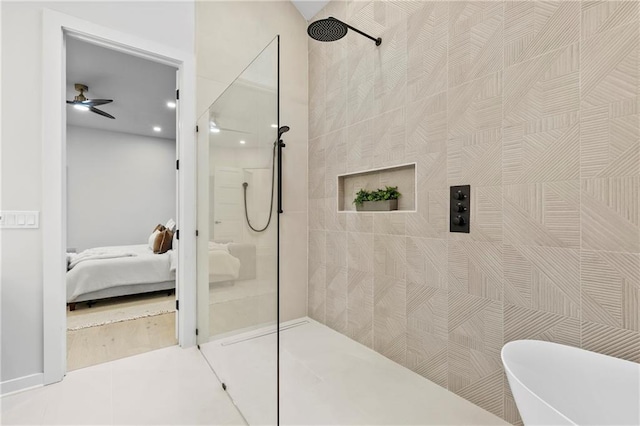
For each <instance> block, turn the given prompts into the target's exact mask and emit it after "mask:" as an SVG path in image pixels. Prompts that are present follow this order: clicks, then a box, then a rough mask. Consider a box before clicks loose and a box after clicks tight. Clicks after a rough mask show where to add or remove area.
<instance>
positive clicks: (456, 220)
mask: <svg viewBox="0 0 640 426" xmlns="http://www.w3.org/2000/svg"><path fill="white" fill-rule="evenodd" d="M452 222H453V224H454V225H457V226H462V225H464V224H465V221H464V218H463V217H462V216H456V217H454V218H453V220H452Z"/></svg>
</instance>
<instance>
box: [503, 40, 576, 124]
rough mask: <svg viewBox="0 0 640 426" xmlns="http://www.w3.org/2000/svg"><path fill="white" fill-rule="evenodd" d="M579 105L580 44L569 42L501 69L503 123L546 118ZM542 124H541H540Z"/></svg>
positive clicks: (548, 118)
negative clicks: (568, 44) (569, 44)
mask: <svg viewBox="0 0 640 426" xmlns="http://www.w3.org/2000/svg"><path fill="white" fill-rule="evenodd" d="M579 107H580V47H579V44H578V43H576V44H572V45H571V46H567V47H565V48H562V49H558V50H554V51H551V52H549V53H546V54H544V55H542V56H538V57H536V58H534V59H531V60H530V61H526V62H521V63H518V64H517V65H514V66H512V67H510V68H507V69H505V71H504V111H505V114H504V118H505V124H506V125H513V124H518V123H522V122H531V121H534V120H543V123H544V121H549V120H553V117H554V116H557V115H563V114H570V113H572V112H575V111H578V109H579ZM543 125H544V124H543Z"/></svg>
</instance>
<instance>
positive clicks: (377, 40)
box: [329, 16, 382, 46]
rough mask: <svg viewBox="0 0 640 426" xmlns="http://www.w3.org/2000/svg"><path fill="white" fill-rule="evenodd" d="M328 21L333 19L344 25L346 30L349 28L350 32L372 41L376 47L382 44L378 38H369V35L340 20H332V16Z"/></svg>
mask: <svg viewBox="0 0 640 426" xmlns="http://www.w3.org/2000/svg"><path fill="white" fill-rule="evenodd" d="M329 19H334V20H336V21H338V22H340V23H341V24H342V25H344V26H346V27H347V28H349V29H350V30H353V31H355V32H357V33H358V34H360V35H363V36H365V37H366V38H368V39H371V40H373V41H374V42H375V43H376V46H380V44H382V39H381V38H380V37H378V38H374V37H372V36H370V35H369V34H367V33H365V32H362V31H360V30H359V29H357V28H354V27H352V26H351V25H349V24H347V23H346V22H342V21H341V20H339V19H336V18H334V17H333V16H330V17H329Z"/></svg>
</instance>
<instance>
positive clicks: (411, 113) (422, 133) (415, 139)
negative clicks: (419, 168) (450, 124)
mask: <svg viewBox="0 0 640 426" xmlns="http://www.w3.org/2000/svg"><path fill="white" fill-rule="evenodd" d="M446 149H447V93H446V92H442V93H440V94H437V95H434V96H431V97H429V98H427V97H424V98H421V99H420V100H418V101H417V102H414V103H411V104H409V107H408V108H407V149H406V154H407V155H415V154H424V153H432V152H443V151H445V150H446Z"/></svg>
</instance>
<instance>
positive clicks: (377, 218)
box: [373, 212, 407, 235]
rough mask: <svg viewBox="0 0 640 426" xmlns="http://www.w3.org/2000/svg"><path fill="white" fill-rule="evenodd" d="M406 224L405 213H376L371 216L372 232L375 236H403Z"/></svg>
mask: <svg viewBox="0 0 640 426" xmlns="http://www.w3.org/2000/svg"><path fill="white" fill-rule="evenodd" d="M406 222H407V216H406V214H405V213H400V212H397V213H378V214H375V215H374V216H373V232H374V233H375V234H377V235H404V234H405V229H406Z"/></svg>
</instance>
